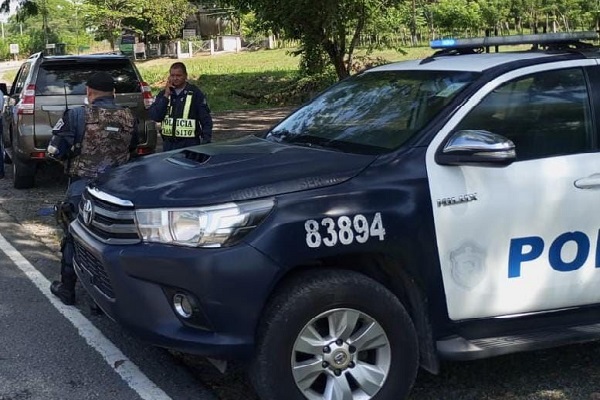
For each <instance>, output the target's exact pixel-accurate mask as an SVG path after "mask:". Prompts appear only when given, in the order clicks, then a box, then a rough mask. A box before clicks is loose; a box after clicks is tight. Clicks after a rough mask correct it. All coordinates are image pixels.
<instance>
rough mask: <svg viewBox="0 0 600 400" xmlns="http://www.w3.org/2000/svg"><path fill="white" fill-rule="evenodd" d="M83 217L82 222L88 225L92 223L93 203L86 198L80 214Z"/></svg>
mask: <svg viewBox="0 0 600 400" xmlns="http://www.w3.org/2000/svg"><path fill="white" fill-rule="evenodd" d="M81 216H82V217H83V223H84V224H86V225H89V224H91V223H92V220H93V219H94V205H93V204H92V201H91V200H86V201H85V203H83V213H82V215H81Z"/></svg>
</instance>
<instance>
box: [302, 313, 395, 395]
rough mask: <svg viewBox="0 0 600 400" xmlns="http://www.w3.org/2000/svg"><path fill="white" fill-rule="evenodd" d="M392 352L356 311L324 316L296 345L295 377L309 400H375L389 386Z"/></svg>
mask: <svg viewBox="0 0 600 400" xmlns="http://www.w3.org/2000/svg"><path fill="white" fill-rule="evenodd" d="M390 365H391V346H390V342H389V339H388V337H387V335H386V333H385V331H384V330H383V328H382V327H381V325H380V324H379V323H378V322H377V321H376V320H374V319H373V318H371V317H370V316H369V315H367V314H365V313H363V312H361V311H358V310H354V309H349V308H340V309H335V310H329V311H326V312H324V313H322V314H320V315H319V316H317V317H315V318H313V319H312V320H311V321H309V322H308V323H307V324H306V325H305V326H304V328H303V329H302V331H301V332H300V334H299V335H298V337H297V338H296V341H295V343H294V348H293V350H292V373H293V376H294V381H295V383H296V386H297V387H298V389H300V391H301V392H302V394H303V395H304V396H305V397H306V398H307V399H310V400H367V399H372V398H373V397H374V396H375V395H376V394H377V393H378V392H379V390H380V389H381V388H382V387H383V385H384V384H385V381H386V379H387V377H388V374H389V371H390Z"/></svg>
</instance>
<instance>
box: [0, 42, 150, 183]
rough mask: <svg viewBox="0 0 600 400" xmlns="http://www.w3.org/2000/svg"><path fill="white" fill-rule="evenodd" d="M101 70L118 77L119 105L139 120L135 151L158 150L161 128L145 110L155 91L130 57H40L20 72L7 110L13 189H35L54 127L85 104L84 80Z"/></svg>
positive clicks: (6, 143)
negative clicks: (143, 78) (67, 113)
mask: <svg viewBox="0 0 600 400" xmlns="http://www.w3.org/2000/svg"><path fill="white" fill-rule="evenodd" d="M97 71H107V72H109V73H110V74H111V75H112V76H113V77H114V78H115V81H116V101H117V103H118V104H120V105H122V106H125V107H128V108H130V109H131V110H133V112H134V114H135V115H136V116H137V118H138V123H139V125H138V126H139V128H138V129H139V137H140V143H139V145H138V148H137V153H138V154H139V155H145V154H150V153H153V152H154V151H155V148H156V136H157V127H156V124H155V123H154V121H152V120H151V119H150V118H149V117H148V112H147V108H148V107H150V105H151V104H152V101H153V97H152V93H151V91H150V87H149V86H148V85H147V84H146V83H144V82H143V81H142V79H141V76H140V73H139V72H138V70H137V68H136V67H135V65H134V64H133V62H132V61H131V60H130V59H129V58H127V57H125V56H122V55H116V54H95V55H84V56H73V55H68V56H44V55H43V54H42V53H37V54H34V55H32V56H30V57H29V58H28V59H27V60H26V61H25V62H24V63H23V65H21V67H20V68H19V72H18V73H17V76H16V77H15V80H14V82H13V83H12V86H11V88H10V91H9V92H8V101H7V104H6V107H5V108H4V115H3V117H4V118H3V124H4V126H3V128H4V129H3V133H2V140H3V141H4V146H5V150H6V154H7V156H8V157H9V158H10V160H11V161H12V165H13V171H14V187H15V188H17V189H26V188H30V187H33V186H34V184H35V174H36V170H37V167H38V166H39V165H40V163H42V162H45V161H46V160H47V159H48V155H47V153H46V148H47V146H48V142H49V140H50V137H51V135H52V127H53V126H54V125H55V124H56V122H57V121H58V120H59V119H60V118H61V117H62V115H63V113H64V112H65V110H66V109H67V108H74V107H78V106H82V105H84V104H85V82H86V81H87V78H88V76H89V75H91V74H92V73H94V72H97Z"/></svg>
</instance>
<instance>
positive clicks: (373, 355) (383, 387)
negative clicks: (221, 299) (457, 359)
mask: <svg viewBox="0 0 600 400" xmlns="http://www.w3.org/2000/svg"><path fill="white" fill-rule="evenodd" d="M284 289H285V290H282V291H280V292H279V294H278V295H276V296H275V297H274V298H273V300H272V301H271V302H270V303H269V305H268V306H267V309H266V311H265V314H264V318H263V320H262V323H261V326H260V328H259V336H258V344H257V354H256V357H255V360H254V363H253V364H254V365H253V366H252V368H251V372H250V374H251V380H252V383H253V385H254V387H255V388H256V391H257V392H258V394H259V396H260V398H261V399H265V400H281V399H288V400H300V399H309V400H319V399H333V398H336V399H342V398H343V399H356V400H358V399H361V400H366V399H403V398H405V396H407V394H408V392H409V390H410V388H411V387H412V385H413V383H414V380H415V378H416V375H417V368H418V343H417V337H416V333H415V329H414V326H413V323H412V321H411V319H410V317H409V315H408V313H407V312H406V310H405V309H404V307H403V306H402V304H401V303H400V301H399V300H398V298H397V297H395V296H394V295H393V294H392V293H391V292H390V291H388V290H387V289H386V288H385V287H384V286H383V285H381V284H379V283H378V282H376V281H374V280H372V279H370V278H367V277H365V276H364V275H362V274H359V273H355V272H349V271H324V272H322V271H313V272H310V273H307V274H302V275H301V276H299V277H298V278H297V279H294V281H293V282H292V283H291V284H290V285H286V286H285V288H284Z"/></svg>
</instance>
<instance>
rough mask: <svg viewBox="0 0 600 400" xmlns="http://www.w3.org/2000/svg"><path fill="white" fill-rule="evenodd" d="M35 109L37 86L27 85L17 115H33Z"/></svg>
mask: <svg viewBox="0 0 600 400" xmlns="http://www.w3.org/2000/svg"><path fill="white" fill-rule="evenodd" d="M34 109H35V85H27V87H26V88H25V91H24V92H23V98H22V99H21V101H20V102H19V104H18V105H17V114H20V115H23V114H33V111H34Z"/></svg>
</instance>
